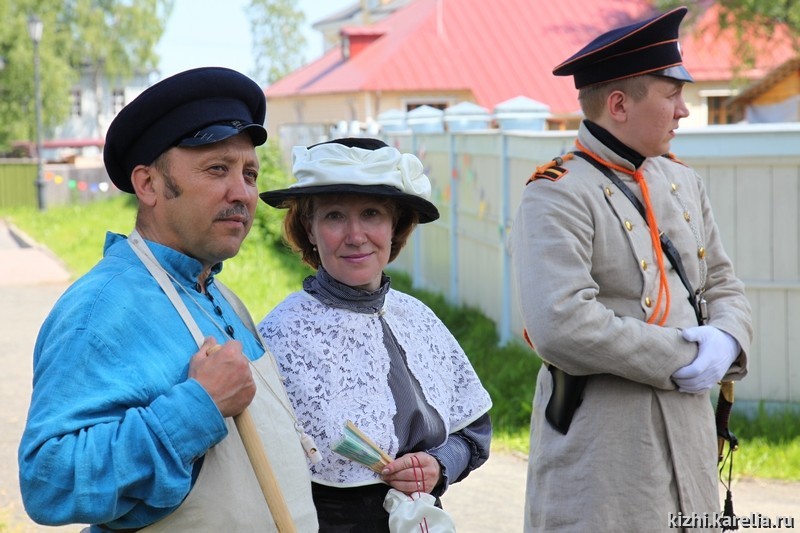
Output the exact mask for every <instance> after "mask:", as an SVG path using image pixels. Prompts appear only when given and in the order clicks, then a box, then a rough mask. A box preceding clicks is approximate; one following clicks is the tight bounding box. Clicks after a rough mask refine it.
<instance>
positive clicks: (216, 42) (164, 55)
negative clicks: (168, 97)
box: [156, 0, 358, 77]
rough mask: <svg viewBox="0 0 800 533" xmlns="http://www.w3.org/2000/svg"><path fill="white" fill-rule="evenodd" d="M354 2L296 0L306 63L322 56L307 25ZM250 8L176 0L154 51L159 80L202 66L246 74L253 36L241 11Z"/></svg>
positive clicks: (231, 2)
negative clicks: (301, 17)
mask: <svg viewBox="0 0 800 533" xmlns="http://www.w3.org/2000/svg"><path fill="white" fill-rule="evenodd" d="M357 1H358V0H296V4H297V6H298V7H299V8H300V9H301V10H302V11H303V12H304V13H305V16H306V23H305V26H304V28H303V33H304V35H305V36H306V42H307V43H308V44H307V50H306V54H305V57H306V62H308V61H311V60H313V59H316V58H318V57H319V56H321V55H322V35H321V34H320V33H319V32H317V31H315V30H312V29H311V24H313V23H315V22H317V21H319V20H321V19H323V18H325V17H327V16H328V15H330V14H332V13H335V12H337V11H339V10H340V9H342V8H345V7H347V6H350V5H352V4H354V3H356V2H357ZM249 4H250V0H225V1H224V2H222V1H220V0H175V5H174V8H173V10H172V14H171V15H170V18H169V20H168V21H167V26H166V30H165V31H164V35H163V36H162V38H161V41H160V42H159V44H158V46H157V47H156V51H157V52H158V54H159V56H160V57H161V62H160V64H159V69H160V70H161V75H162V77H167V76H171V75H172V74H175V73H177V72H181V71H183V70H186V69H190V68H195V67H203V66H223V67H228V68H232V69H234V70H238V71H239V72H242V73H244V74H247V75H251V74H252V71H253V67H254V60H253V54H252V36H251V34H250V22H249V21H248V19H247V16H246V14H245V11H244V10H245V7H246V6H248V5H249Z"/></svg>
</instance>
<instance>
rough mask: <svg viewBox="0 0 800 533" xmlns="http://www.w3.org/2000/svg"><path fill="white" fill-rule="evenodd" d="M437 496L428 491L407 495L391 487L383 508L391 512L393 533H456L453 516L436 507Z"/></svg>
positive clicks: (390, 525)
mask: <svg viewBox="0 0 800 533" xmlns="http://www.w3.org/2000/svg"><path fill="white" fill-rule="evenodd" d="M435 502H436V498H434V497H433V496H431V495H430V494H428V493H426V492H413V493H411V495H410V496H409V495H406V494H403V493H402V492H400V491H399V490H396V489H389V492H388V493H387V494H386V498H385V499H384V500H383V508H384V509H386V510H387V511H388V512H389V531H390V532H391V533H455V530H456V525H455V523H454V522H453V518H452V517H451V516H450V515H449V514H448V513H447V511H445V510H444V509H440V508H439V507H436V506H435V505H434V503H435Z"/></svg>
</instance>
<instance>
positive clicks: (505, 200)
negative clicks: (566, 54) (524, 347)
mask: <svg viewBox="0 0 800 533" xmlns="http://www.w3.org/2000/svg"><path fill="white" fill-rule="evenodd" d="M510 166H511V165H509V164H508V136H507V135H506V134H505V133H502V132H501V133H500V186H501V187H502V191H501V195H500V265H501V268H502V270H503V272H502V274H501V276H500V277H501V279H502V297H501V300H500V305H501V306H502V308H501V310H500V327H499V330H500V331H499V334H500V345H501V346H505V345H506V344H508V341H509V340H511V257H510V254H509V250H508V246H507V242H506V241H507V239H508V228H509V224H510V220H511V206H510V205H509V204H510V200H509V187H510V186H511V176H510V175H509V173H510Z"/></svg>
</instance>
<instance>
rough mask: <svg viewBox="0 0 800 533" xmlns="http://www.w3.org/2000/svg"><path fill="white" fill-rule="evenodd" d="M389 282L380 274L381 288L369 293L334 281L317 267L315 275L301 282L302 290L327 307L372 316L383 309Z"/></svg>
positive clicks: (388, 279) (322, 269) (387, 278)
mask: <svg viewBox="0 0 800 533" xmlns="http://www.w3.org/2000/svg"><path fill="white" fill-rule="evenodd" d="M390 281H391V280H390V278H389V276H387V275H386V274H381V286H380V287H379V288H378V289H377V290H375V291H372V292H370V291H365V290H361V289H356V288H354V287H351V286H349V285H345V284H344V283H341V282H339V281H336V280H335V279H334V278H333V277H332V276H331V275H330V274H328V272H327V271H326V270H325V269H324V268H322V267H319V270H317V273H316V275H314V276H308V277H307V278H306V279H305V280H303V290H305V291H306V292H307V293H308V294H310V295H311V296H313V297H314V298H316V299H317V300H319V301H320V302H321V303H323V304H325V305H327V306H330V307H338V308H341V309H348V310H350V311H355V312H356V313H364V314H374V313H378V312H380V310H381V309H383V302H384V300H385V298H386V293H387V292H389V282H390Z"/></svg>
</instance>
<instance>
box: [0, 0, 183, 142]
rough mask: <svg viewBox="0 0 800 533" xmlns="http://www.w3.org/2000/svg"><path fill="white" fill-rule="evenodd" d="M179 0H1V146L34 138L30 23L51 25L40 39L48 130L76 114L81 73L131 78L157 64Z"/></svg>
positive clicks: (114, 80)
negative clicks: (72, 108) (73, 99)
mask: <svg viewBox="0 0 800 533" xmlns="http://www.w3.org/2000/svg"><path fill="white" fill-rule="evenodd" d="M172 3H173V0H136V1H132V0H0V20H2V21H3V23H2V24H0V151H3V152H5V151H8V149H9V147H10V146H11V144H12V143H13V142H15V141H32V140H33V139H35V133H36V131H35V128H36V124H35V120H34V110H35V100H34V97H35V91H34V75H33V69H34V67H33V48H34V47H33V43H32V41H31V39H30V36H29V35H28V28H27V21H28V18H29V17H30V16H31V15H36V16H37V17H39V18H40V19H41V20H42V22H43V24H44V31H43V33H42V39H41V42H40V44H39V58H40V59H39V61H40V74H41V95H42V122H43V126H44V130H45V135H44V137H45V138H47V131H48V130H52V128H53V127H54V126H56V125H58V124H60V123H62V122H63V121H64V119H65V118H66V117H67V115H68V113H69V107H70V97H71V90H72V88H73V87H74V86H75V84H76V83H77V82H78V80H79V79H80V76H81V75H82V74H86V73H89V74H92V75H93V76H95V79H96V80H97V85H96V87H97V88H96V94H97V96H98V98H102V93H100V92H99V91H100V89H99V87H101V84H100V80H101V79H102V78H103V77H110V78H111V81H112V83H124V82H125V81H127V80H130V79H131V78H132V77H133V75H134V74H135V73H137V72H147V71H149V70H150V69H152V68H154V67H155V65H156V64H157V57H156V54H155V51H154V50H155V45H156V44H157V43H158V40H159V39H160V37H161V34H162V33H163V31H164V24H165V22H164V21H165V20H166V19H167V17H168V15H169V13H170V11H171V8H172Z"/></svg>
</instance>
